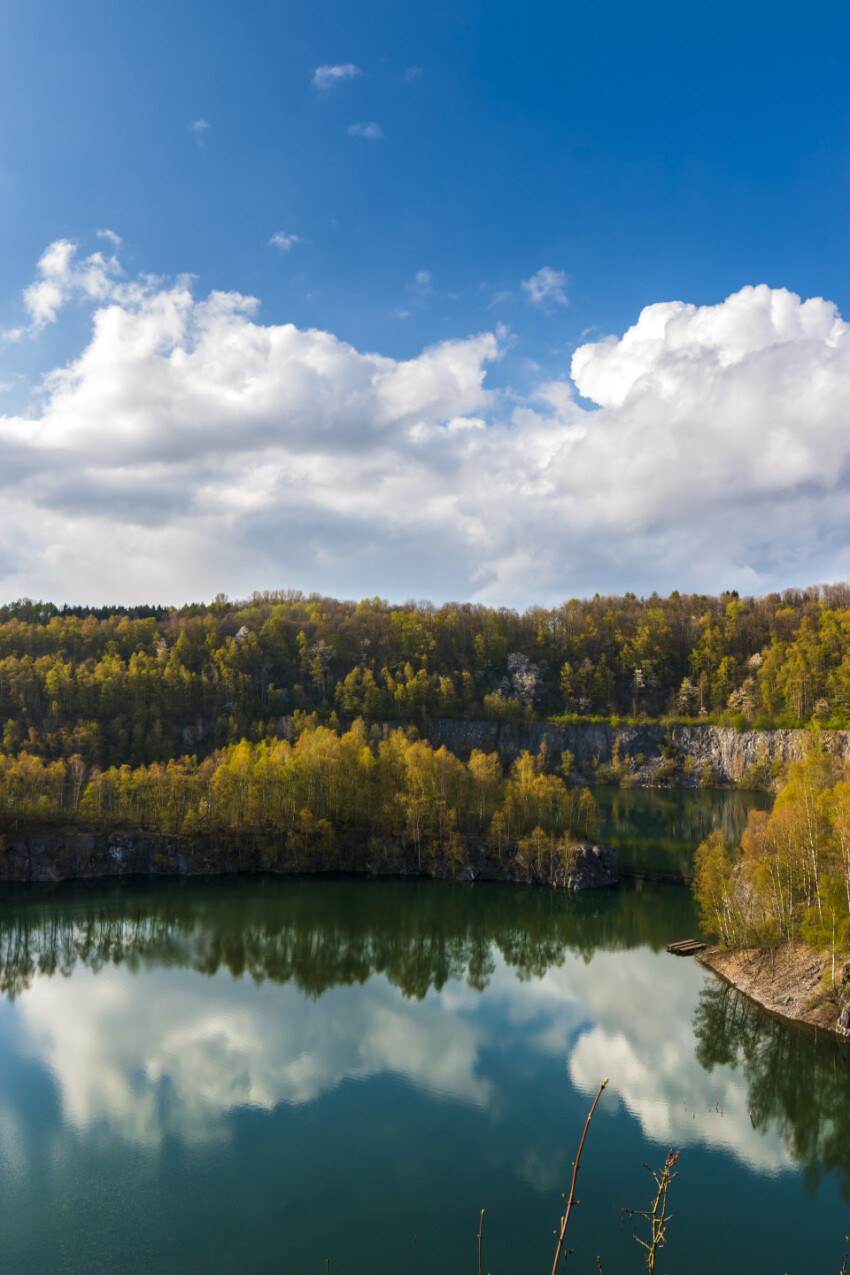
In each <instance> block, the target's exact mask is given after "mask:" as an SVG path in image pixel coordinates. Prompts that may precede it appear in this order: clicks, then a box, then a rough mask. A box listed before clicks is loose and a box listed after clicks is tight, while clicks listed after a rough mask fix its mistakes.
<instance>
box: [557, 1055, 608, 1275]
mask: <svg viewBox="0 0 850 1275" xmlns="http://www.w3.org/2000/svg"><path fill="white" fill-rule="evenodd" d="M607 1084H608V1077H607V1076H606V1077H605V1079H604V1080H603V1081H602V1084H601V1085H600V1086H599V1090H598V1092H597V1094H596V1097H595V1098H594V1099H593V1106H592V1107H591V1108H590V1111H589V1112H588V1114H587V1119H586V1120H585V1122H584V1130H583V1131H582V1135H581V1142H580V1143H579V1144H578V1154H577V1155H576V1158H575V1164H574V1165H573V1180H572V1182H571V1183H570V1198H569V1199H568V1200H567V1207H566V1210H565V1212H564V1216H563V1217H562V1218H561V1233H560V1235H559V1236H558V1247H557V1248H556V1249H555V1260H554V1262H553V1263H552V1275H557V1271H558V1262H559V1261H560V1260H561V1251H562V1249H563V1247H564V1237H565V1235H566V1233H567V1227H568V1226H569V1224H570V1214H571V1213H572V1211H573V1205H574V1204H575V1202H576V1182H577V1181H578V1166H579V1161H580V1160H581V1153H582V1150H583V1149H584V1140H585V1138H586V1137H587V1131H588V1129H589V1128H590V1122H591V1120H592V1119H593V1113H594V1111H595V1110H596V1104H597V1102H598V1101H599V1099H600V1098H601V1097H602V1090H603V1089H604V1088H605V1086H606V1085H607Z"/></svg>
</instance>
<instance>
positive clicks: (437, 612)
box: [0, 585, 850, 768]
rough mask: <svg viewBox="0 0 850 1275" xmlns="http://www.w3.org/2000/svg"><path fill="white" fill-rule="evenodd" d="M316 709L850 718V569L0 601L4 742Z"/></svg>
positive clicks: (45, 752)
mask: <svg viewBox="0 0 850 1275" xmlns="http://www.w3.org/2000/svg"><path fill="white" fill-rule="evenodd" d="M296 710H301V711H303V712H308V713H309V712H316V713H317V714H318V715H319V717H320V718H321V719H322V720H328V719H330V720H331V721H332V722H333V723H336V722H343V723H345V722H350V721H352V720H354V718H356V717H362V718H364V719H365V720H366V721H367V722H372V721H393V722H401V723H414V724H416V725H417V726H418V727H419V728H420V729H422V727H423V726H424V724H425V723H426V722H427V720H428V719H429V718H435V717H458V716H466V717H471V718H481V717H485V718H491V719H492V718H499V719H503V718H504V719H509V720H510V719H519V718H531V717H535V716H537V717H558V716H561V717H563V716H569V717H572V718H595V719H599V718H607V719H611V718H615V717H618V718H620V719H622V718H623V717H624V716H625V717H629V718H638V719H642V720H658V719H664V720H668V721H672V720H674V719H678V720H684V721H707V722H726V723H732V724H734V725H737V726H741V727H742V726H745V725H747V724H751V725H754V726H757V727H770V726H800V725H806V724H808V723H810V722H812V721H815V722H818V723H820V724H822V725H829V726H831V727H839V728H841V727H847V726H850V588H848V586H847V585H834V586H829V587H822V588H812V589H806V590H804V591H798V590H787V591H786V592H785V593H784V594H782V595H781V596H780V595H779V594H769V595H767V596H766V597H763V598H745V599H741V598H739V597H738V596H737V595H736V594H734V593H727V594H723V595H722V596H721V597H719V598H711V597H705V596H697V595H684V594H683V595H680V594H678V593H673V594H671V595H670V597H669V598H661V597H658V596H657V595H653V596H652V597H650V598H636V597H635V596H634V595H633V594H626V596H625V597H622V598H617V597H604V598H603V597H599V596H597V597H595V598H593V599H590V600H585V601H579V600H577V599H573V600H571V601H569V602H567V603H565V604H564V605H563V606H560V607H557V608H554V609H551V610H547V609H544V608H534V609H532V610H529V611H527V612H525V614H524V615H519V614H517V613H516V612H515V611H508V610H494V609H491V608H487V607H481V606H472V605H459V604H448V605H445V606H441V607H434V606H431V605H430V604H427V603H414V602H408V603H405V604H404V605H403V606H391V605H390V604H389V603H387V602H385V601H384V600H382V599H380V598H372V599H367V600H365V601H362V602H358V603H354V602H338V601H335V600H334V599H332V598H324V597H320V596H318V595H310V596H309V597H306V596H304V595H302V594H301V593H299V592H297V591H283V592H276V593H263V594H254V596H253V597H252V598H250V599H249V600H248V601H246V602H240V603H231V602H228V600H227V599H226V598H224V597H219V598H217V599H216V600H215V602H213V603H211V604H209V605H191V606H184V607H181V608H173V609H167V608H161V607H159V608H158V607H137V608H125V609H122V608H117V607H106V608H101V609H100V610H89V609H87V608H81V607H75V608H64V609H62V610H59V609H58V608H57V607H55V606H53V605H52V604H51V603H44V602H30V601H28V600H26V599H23V600H21V601H19V602H15V603H10V604H8V605H6V606H3V607H0V729H2V732H3V738H2V741H0V748H2V750H3V751H4V752H5V753H7V754H10V755H15V754H17V753H19V752H20V751H22V750H25V751H27V752H29V753H31V754H34V755H38V756H40V757H43V758H45V759H58V758H62V757H64V758H66V759H68V758H70V757H71V756H72V755H74V754H79V755H80V756H81V757H82V758H83V760H84V761H85V762H86V764H87V765H97V766H100V767H102V768H103V767H107V766H111V765H122V764H128V765H130V766H133V767H137V766H139V765H141V764H150V763H151V762H156V761H167V760H168V759H170V758H175V757H178V756H180V755H181V754H195V755H197V756H199V757H203V756H207V755H209V754H211V753H212V752H213V751H215V750H216V749H220V748H222V747H223V746H224V745H227V744H234V743H236V742H238V741H239V740H240V739H242V738H245V739H249V740H250V741H251V742H252V743H259V742H260V741H261V740H262V739H264V738H275V737H279V736H280V735H281V734H282V733H284V732H283V729H282V726H281V723H282V721H283V720H284V719H286V718H288V717H291V716H292V714H293V713H294V712H295V711H296Z"/></svg>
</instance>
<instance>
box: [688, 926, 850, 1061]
mask: <svg viewBox="0 0 850 1275" xmlns="http://www.w3.org/2000/svg"><path fill="white" fill-rule="evenodd" d="M696 959H697V960H698V961H699V963H700V965H703V966H704V967H705V968H706V969H708V970H710V971H711V972H712V973H713V974H715V975H716V976H717V977H718V978H720V979H722V980H723V982H725V983H728V984H729V986H730V987H733V988H734V989H735V991H737V992H739V993H740V994H741V995H742V996H745V997H746V998H747V999H748V1000H751V1001H753V1002H754V1003H755V1004H756V1005H758V1006H759V1007H760V1008H761V1009H764V1010H767V1012H768V1013H770V1014H775V1015H776V1016H777V1017H778V1018H784V1019H785V1020H786V1021H788V1022H792V1023H798V1024H800V1025H801V1026H803V1027H807V1028H812V1029H814V1031H816V1032H817V1031H828V1032H830V1033H831V1034H832V1035H834V1036H838V1037H840V1038H841V1039H842V1040H850V1027H844V1026H841V1025H840V1023H839V1016H848V1004H850V1002H848V995H850V965H847V964H842V965H841V966H840V967H839V966H837V967H836V981H837V982H838V987H837V988H836V990H834V991H832V992H829V991H824V989H823V987H822V984H821V979H822V977H823V975H824V974H825V973H827V972H828V971H829V970H830V967H831V961H832V958H831V955H830V953H829V952H820V951H818V950H817V949H816V948H811V947H807V946H806V945H805V944H803V943H791V944H784V945H783V946H781V947H764V948H735V949H731V950H730V949H725V948H722V947H712V948H709V949H708V950H707V951H705V952H700V953H699V954H698V955H697V957H696Z"/></svg>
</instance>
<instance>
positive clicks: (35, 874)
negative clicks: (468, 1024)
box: [0, 827, 619, 891]
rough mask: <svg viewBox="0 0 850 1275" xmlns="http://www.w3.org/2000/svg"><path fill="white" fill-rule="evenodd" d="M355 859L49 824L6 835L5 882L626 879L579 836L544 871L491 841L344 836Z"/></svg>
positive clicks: (278, 844) (236, 838) (2, 844)
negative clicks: (447, 845) (441, 844)
mask: <svg viewBox="0 0 850 1275" xmlns="http://www.w3.org/2000/svg"><path fill="white" fill-rule="evenodd" d="M345 844H346V856H345V859H344V861H341V860H340V859H339V857H338V856H336V855H335V854H334V852H333V850H328V849H327V848H326V847H325V848H319V847H313V848H312V849H311V848H309V847H308V848H307V849H306V850H305V848H304V847H303V846H300V847H298V849H297V850H296V849H295V848H293V847H291V846H289V845H287V842H286V840H285V839H281V838H278V837H273V836H268V835H267V836H264V835H262V834H256V835H255V834H250V833H232V832H231V833H222V834H219V835H212V834H205V835H201V836H193V837H181V836H171V835H168V834H165V833H157V832H148V831H143V830H139V829H124V830H116V831H109V832H102V831H98V830H96V829H91V828H76V827H70V828H48V829H41V830H33V831H28V832H21V833H8V832H7V833H6V834H5V835H4V836H3V837H2V838H0V882H27V883H29V882H54V881H70V880H92V879H95V878H99V877H124V876H175V877H193V876H216V875H227V874H233V873H273V874H278V875H296V874H299V875H301V874H305V873H326V872H337V871H340V872H355V873H362V874H364V875H372V876H429V877H437V878H443V879H455V880H461V881H507V882H517V883H523V884H531V885H548V886H554V887H556V888H559V889H565V890H575V891H580V890H594V889H604V888H607V887H609V886H613V885H616V884H617V881H618V880H619V865H618V862H617V854H616V851H614V850H612V849H611V847H610V846H603V845H597V844H594V843H591V842H578V843H577V844H576V846H575V854H574V857H573V860H572V862H571V863H569V864H567V865H565V864H564V863H562V862H561V861H560V860H559V859H558V858H557V856H555V857H554V859H547V858H546V857H544V859H543V861H542V863H541V865H540V866H539V868H535V867H534V866H532V865H526V866H524V865H522V864H520V863H519V862H517V861H516V860H515V859H511V860H509V861H506V863H505V866H504V867H500V866H499V864H498V863H494V861H493V859H492V857H491V856H489V855H488V854H487V853H486V849H485V847H484V846H483V845H479V844H468V845H467V846H466V847H465V855H464V858H463V860H462V861H460V862H455V861H453V860H452V859H451V857H450V856H448V855H445V854H441V853H437V854H435V855H430V856H426V855H425V854H424V853H423V855H422V856H421V861H420V856H419V855H417V853H416V851H415V850H414V849H413V847H411V845H410V843H409V842H404V841H403V840H402V838H400V837H387V838H376V837H367V836H362V835H360V836H358V834H357V833H356V832H352V833H346V834H345Z"/></svg>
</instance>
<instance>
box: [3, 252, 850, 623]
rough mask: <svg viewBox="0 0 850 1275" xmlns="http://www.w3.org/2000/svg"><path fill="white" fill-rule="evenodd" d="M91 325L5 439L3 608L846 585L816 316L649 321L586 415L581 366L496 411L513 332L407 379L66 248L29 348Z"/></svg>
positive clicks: (604, 361)
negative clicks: (491, 377)
mask: <svg viewBox="0 0 850 1275" xmlns="http://www.w3.org/2000/svg"><path fill="white" fill-rule="evenodd" d="M71 300H85V301H87V302H88V303H89V304H93V306H94V311H93V317H92V328H91V335H90V338H89V339H88V342H87V344H86V346H85V348H84V349H83V350H82V352H81V353H80V355H79V356H78V357H77V358H74V359H72V360H71V361H70V362H68V363H67V365H65V366H62V367H59V368H57V369H55V370H54V371H52V372H51V373H50V374H49V375H48V376H47V377H46V378H45V380H44V384H43V386H42V389H41V393H40V396H39V398H38V399H37V402H36V406H35V407H34V408H33V409H32V411H31V412H30V413H29V414H27V415H21V416H4V417H2V418H0V484H2V491H3V501H2V505H0V580H2V588H3V592H4V594H5V595H7V596H17V595H19V594H21V593H28V594H31V595H38V596H50V597H53V598H55V599H56V600H59V601H62V600H77V599H82V598H85V599H91V600H114V601H121V600H123V601H131V600H136V601H137V600H139V599H141V598H145V597H150V598H157V599H162V600H164V601H175V602H177V601H181V600H184V599H186V598H192V597H194V598H198V597H205V596H206V597H209V596H212V595H213V594H214V593H216V592H217V591H218V590H219V589H222V588H223V589H225V590H227V591H229V592H231V593H236V594H237V595H238V594H243V593H245V592H246V591H250V589H252V588H259V587H275V586H281V585H293V586H297V587H303V588H307V589H311V588H315V589H319V590H324V591H327V592H332V593H336V594H340V595H342V596H346V597H356V596H364V595H371V594H374V593H375V592H376V591H379V592H381V593H384V594H386V595H388V596H392V597H396V598H404V597H408V596H411V595H413V596H419V597H425V596H427V597H432V598H434V599H435V600H437V601H439V600H441V599H445V598H449V597H453V598H475V599H478V600H482V601H487V602H493V603H498V604H503V603H504V604H512V605H519V606H522V605H526V604H530V603H532V602H549V601H557V600H558V599H560V598H563V597H564V596H570V595H573V594H577V593H586V592H591V593H592V592H594V591H596V590H597V589H599V590H600V591H603V592H604V591H606V590H612V591H614V590H624V589H629V588H631V589H635V590H637V591H640V592H649V591H651V590H652V589H653V588H658V589H659V590H664V589H669V588H673V587H679V588H682V589H706V590H717V589H720V588H733V587H734V588H739V589H742V590H754V591H759V590H763V589H765V588H772V587H777V586H779V585H784V584H789V583H810V582H814V581H817V580H822V579H830V578H832V579H834V578H836V577H839V576H842V575H847V574H848V568H850V555H848V548H847V530H846V508H847V504H846V502H847V486H848V470H849V469H850V466H848V460H850V430H849V429H848V419H847V417H848V412H847V403H848V402H850V332H848V325H847V324H846V323H844V322H843V321H842V319H841V317H840V316H839V314H838V313H837V311H836V308H835V306H834V305H832V304H831V303H830V302H828V301H825V300H822V299H820V298H812V299H809V300H807V301H802V300H801V299H800V298H799V297H798V296H796V295H794V294H793V293H791V292H788V291H786V290H784V289H771V288H768V287H766V286H763V285H762V286H759V287H747V288H743V289H742V290H741V291H740V292H738V293H736V294H734V295H733V296H730V297H729V298H727V299H726V300H725V301H723V302H722V303H720V304H719V305H715V306H702V307H697V306H693V305H686V304H684V303H682V302H665V303H661V304H657V305H652V306H648V307H647V308H646V309H645V310H643V311H642V313H641V314H640V316H639V318H638V321H637V322H636V323H635V325H634V326H633V327H632V328H630V329H629V330H628V331H627V332H626V333H625V334H624V335H623V336H621V337H619V338H618V337H616V336H610V337H607V338H605V339H604V340H601V341H595V342H591V343H588V344H585V345H582V346H581V347H580V348H579V349H577V350H576V351H575V353H574V355H573V358H572V365H571V368H570V369H569V370H570V371H571V375H572V380H573V382H574V384H575V387H576V388H577V389H578V392H579V395H581V396H582V398H583V399H586V400H590V401H591V405H587V404H583V403H582V402H580V401H579V400H578V399H577V397H576V395H575V392H574V389H573V385H572V384H571V382H570V380H569V379H568V377H567V370H568V369H567V368H566V367H564V368H563V371H562V373H561V374H560V375H559V376H558V377H557V378H555V379H550V380H547V381H542V382H541V383H540V384H538V385H537V386H536V387H535V388H534V389H533V390H532V392H531V393H530V394H529V395H528V396H526V397H524V398H522V399H520V398H519V397H518V396H517V395H516V394H513V393H512V392H511V391H509V390H501V391H498V392H497V391H495V390H492V389H490V388H488V385H487V372H488V369H489V367H490V366H491V365H492V364H493V363H494V362H495V361H496V360H498V359H499V358H500V357H501V355H502V352H503V349H502V347H503V339H502V338H501V337H500V335H499V334H497V333H493V332H483V333H480V334H477V335H474V336H469V337H466V338H464V339H459V340H448V341H443V342H441V343H439V344H437V345H434V346H431V347H429V348H427V349H425V350H423V351H422V352H421V353H419V354H418V355H417V356H416V357H414V358H411V359H408V360H395V359H391V358H387V357H385V356H382V355H380V354H377V353H370V352H363V351H359V350H357V349H355V348H354V347H353V346H351V345H349V344H347V343H346V342H344V341H341V340H339V339H338V338H337V337H335V336H334V335H333V334H332V333H329V332H323V331H318V330H307V331H302V330H299V329H297V328H296V327H294V326H293V325H292V324H265V323H262V322H261V321H260V319H259V317H258V303H257V301H256V300H254V299H253V298H251V297H246V296H242V295H240V294H238V293H221V292H214V293H212V294H210V295H209V296H206V297H198V296H195V295H194V294H193V291H192V287H191V284H190V282H189V281H187V280H186V279H180V280H177V281H170V282H163V281H162V280H156V279H151V278H150V277H141V278H138V279H135V280H129V281H128V280H126V279H124V278H123V277H122V276H121V274H120V266H119V264H118V262H117V259H116V258H115V257H112V258H109V259H106V258H104V257H103V256H102V255H101V254H98V253H96V254H94V255H93V256H91V257H88V258H86V259H84V260H82V261H79V260H78V257H77V254H76V250H75V247H74V245H73V244H71V243H69V242H68V241H65V240H61V241H58V242H57V243H56V244H53V245H51V246H50V248H48V250H47V252H46V253H45V254H44V256H43V257H42V259H41V261H40V263H39V268H38V277H37V279H36V281H35V283H34V284H33V285H32V286H31V288H30V289H28V290H27V292H26V293H25V305H26V307H27V310H28V313H29V317H30V320H31V325H32V330H36V331H37V330H38V329H40V328H42V327H43V326H44V325H46V324H47V323H50V322H54V321H55V320H56V319H57V317H58V315H59V313H60V311H61V309H62V307H63V306H64V305H66V304H67V303H68V302H69V301H71ZM594 405H595V406H594Z"/></svg>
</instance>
